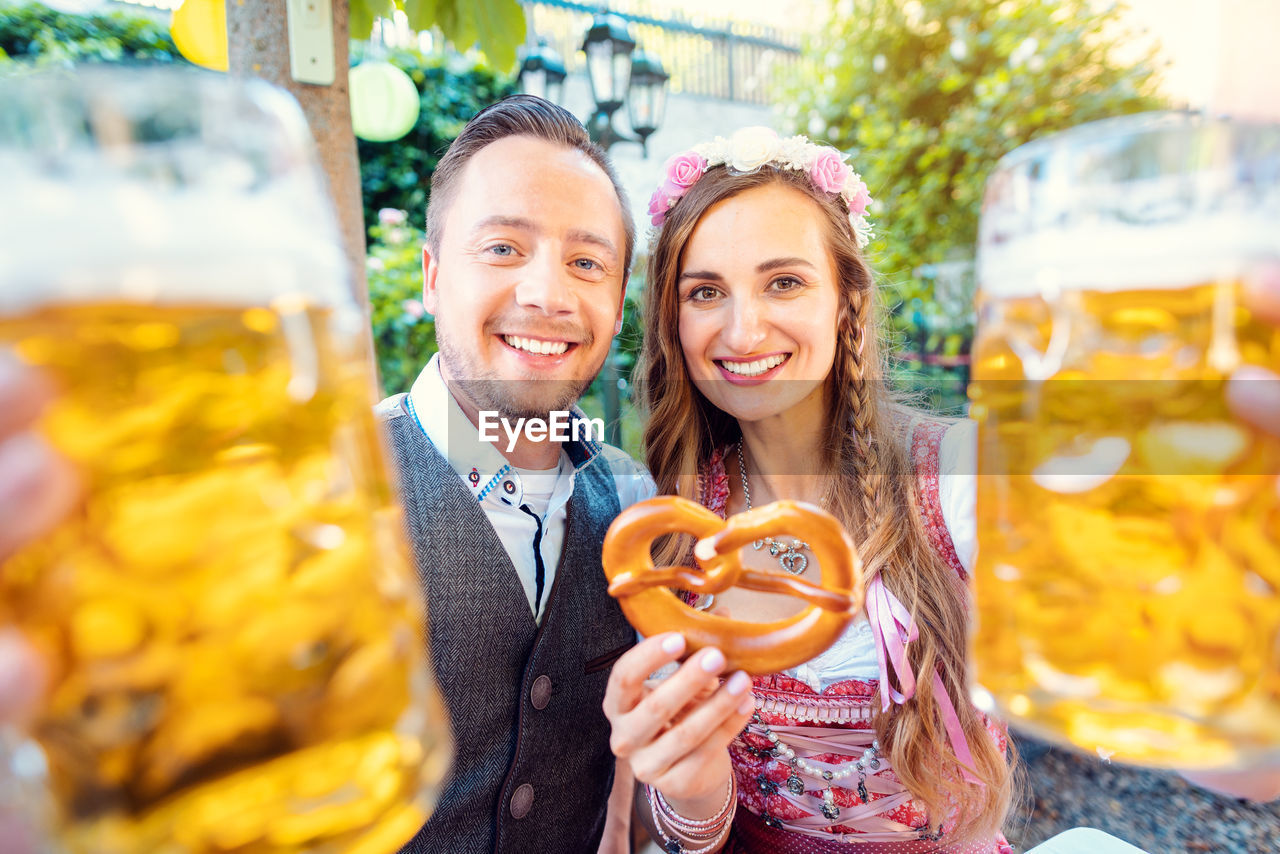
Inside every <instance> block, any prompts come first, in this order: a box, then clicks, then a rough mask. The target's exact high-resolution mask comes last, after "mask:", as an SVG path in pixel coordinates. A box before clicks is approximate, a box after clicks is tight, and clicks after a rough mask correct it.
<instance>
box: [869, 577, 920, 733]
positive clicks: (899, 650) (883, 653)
mask: <svg viewBox="0 0 1280 854" xmlns="http://www.w3.org/2000/svg"><path fill="white" fill-rule="evenodd" d="M867 618H868V619H869V620H870V622H871V632H872V634H874V635H875V638H876V657H877V658H878V659H879V660H880V711H882V712H887V711H889V699H890V698H891V697H892V698H893V702H895V703H897V704H898V705H900V706H901V705H902V704H903V703H905V702H907V700H910V699H911V698H912V697H913V696H915V693H916V676H915V674H914V673H913V672H912V671H911V662H910V661H908V660H907V644H909V643H911V641H913V640H915V639H916V638H918V637H920V629H919V627H917V626H916V621H915V620H914V619H913V618H912V616H911V614H910V612H908V611H907V606H905V605H903V604H902V602H901V601H900V600H899V599H898V597H897V596H894V595H893V594H892V593H890V592H889V588H888V587H885V586H884V582H883V581H881V580H880V574H879V573H876V577H875V578H873V579H871V581H870V582H869V583H868V584H867ZM891 670H892V672H894V673H896V674H897V675H898V684H899V685H901V686H902V690H901V691H899V690H898V689H896V688H894V687H893V684H892V683H891V682H890V681H889V675H890V672H891Z"/></svg>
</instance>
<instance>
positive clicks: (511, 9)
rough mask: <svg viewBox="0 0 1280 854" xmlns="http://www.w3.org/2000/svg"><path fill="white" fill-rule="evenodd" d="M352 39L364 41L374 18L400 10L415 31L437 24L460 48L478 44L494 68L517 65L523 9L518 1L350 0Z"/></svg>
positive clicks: (389, 15)
mask: <svg viewBox="0 0 1280 854" xmlns="http://www.w3.org/2000/svg"><path fill="white" fill-rule="evenodd" d="M349 8H350V11H351V38H353V39H357V40H364V39H367V38H369V35H370V34H371V33H372V32H373V21H374V19H375V18H379V17H382V18H390V17H391V16H392V15H393V14H394V13H395V11H396V10H397V9H398V10H400V11H403V12H404V13H405V15H406V16H407V17H408V19H409V26H410V27H412V28H413V29H415V30H418V31H422V30H429V29H431V28H432V27H438V28H439V29H440V32H441V33H442V34H443V35H444V37H445V38H446V39H448V40H449V41H450V42H451V43H452V44H453V45H454V46H455V47H457V48H458V49H459V50H467V49H468V48H470V47H471V46H472V45H479V47H480V49H481V50H483V51H484V52H485V54H486V55H487V56H488V58H489V61H490V62H491V63H492V64H493V66H494V67H495V68H499V69H502V70H507V69H510V68H511V67H512V66H513V65H515V61H516V48H517V47H519V46H520V43H521V42H523V41H524V36H525V20H524V9H522V8H521V6H520V3H519V2H518V0H350V6H349Z"/></svg>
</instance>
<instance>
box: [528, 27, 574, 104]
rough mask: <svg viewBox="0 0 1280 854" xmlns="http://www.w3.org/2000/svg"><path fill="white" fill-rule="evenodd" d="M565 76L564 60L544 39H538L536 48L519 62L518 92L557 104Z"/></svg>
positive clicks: (562, 89)
mask: <svg viewBox="0 0 1280 854" xmlns="http://www.w3.org/2000/svg"><path fill="white" fill-rule="evenodd" d="M565 76H566V75H565V70H564V60H562V59H561V58H560V54H558V53H556V52H555V49H554V48H552V47H551V46H550V45H549V44H547V40H546V39H538V45H537V47H535V48H533V49H531V50H529V51H528V52H527V53H525V54H524V58H523V59H522V60H521V62H520V73H519V78H520V90H521V91H522V92H524V93H525V94H526V95H536V96H538V97H539V98H546V99H547V100H548V101H556V102H558V101H559V100H560V96H561V94H563V92H564V78H565Z"/></svg>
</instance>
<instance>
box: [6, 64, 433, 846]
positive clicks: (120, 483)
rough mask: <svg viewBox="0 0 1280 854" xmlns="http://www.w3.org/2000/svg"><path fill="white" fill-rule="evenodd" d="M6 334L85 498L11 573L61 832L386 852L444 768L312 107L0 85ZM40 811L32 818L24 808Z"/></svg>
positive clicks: (192, 94)
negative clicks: (41, 675)
mask: <svg viewBox="0 0 1280 854" xmlns="http://www.w3.org/2000/svg"><path fill="white" fill-rule="evenodd" d="M0 175H3V176H4V177H3V180H2V181H0V234H3V247H2V248H0V346H8V347H11V348H13V349H15V350H16V352H17V353H18V355H19V356H20V357H21V358H22V359H24V360H25V361H27V362H29V363H31V364H33V365H36V366H39V367H40V368H42V369H43V370H44V371H45V372H46V373H47V374H48V375H50V376H51V377H52V378H53V379H54V380H55V381H56V383H57V384H58V385H59V386H60V387H61V392H62V393H61V395H60V397H59V399H58V400H57V402H56V403H55V404H54V405H53V406H52V407H51V408H50V410H49V411H48V412H47V414H46V416H45V418H44V420H43V422H42V429H44V430H45V431H46V432H47V435H48V436H49V438H50V439H51V440H52V441H53V443H54V444H55V445H56V446H57V447H58V448H60V449H61V450H62V452H64V453H65V454H66V455H67V456H68V457H70V458H71V459H72V460H73V461H74V462H75V463H76V464H78V466H79V468H80V471H81V476H82V479H83V482H84V485H85V492H86V498H85V503H84V505H83V507H82V508H81V509H80V511H79V512H77V513H76V514H74V516H73V517H72V518H70V519H68V520H67V521H66V522H65V523H64V524H62V525H61V527H59V528H58V529H57V530H55V531H54V532H53V533H51V534H50V535H48V536H46V537H45V538H43V539H42V540H40V541H38V542H36V543H34V544H32V545H30V546H29V547H27V548H26V549H25V550H23V551H20V552H18V553H17V554H16V555H14V556H13V557H12V558H11V559H9V560H8V561H7V562H6V563H5V564H4V565H3V566H2V567H0V624H3V623H16V624H17V626H18V627H19V628H20V629H21V630H22V631H23V633H24V634H25V635H26V637H28V638H29V639H30V640H31V641H32V643H33V644H35V646H36V647H37V648H38V649H39V650H40V651H41V652H42V653H43V654H44V656H45V657H46V659H47V661H48V662H49V668H50V671H51V676H52V680H51V687H50V691H49V693H48V696H47V701H46V702H45V704H44V705H43V707H42V708H41V709H40V711H39V713H38V716H37V717H36V719H35V721H34V723H33V724H32V726H31V727H30V730H29V735H30V736H31V738H30V739H29V740H27V741H25V742H23V743H21V744H19V745H18V746H17V747H15V748H12V749H11V750H10V753H9V756H8V757H7V759H8V762H7V766H8V767H7V768H2V769H0V774H4V773H6V772H7V773H8V775H10V783H11V784H12V782H13V780H14V779H17V780H19V781H28V782H29V781H30V780H31V779H32V778H33V777H35V778H39V779H37V781H36V782H37V783H38V785H31V786H27V787H26V791H28V792H32V791H34V792H42V793H45V797H44V799H43V800H44V802H45V804H46V805H48V804H49V803H50V802H52V804H53V805H54V806H53V807H51V808H50V812H51V813H52V817H51V819H50V820H51V822H52V825H53V826H52V828H51V829H50V830H49V833H50V836H51V839H50V842H49V843H48V844H49V845H56V846H62V847H63V849H64V850H67V851H70V852H77V854H78V853H79V852H86V854H87V852H92V854H122V853H123V852H129V854H134V852H138V853H139V854H140V852H148V853H149V854H150V852H166V854H167V852H174V854H179V852H181V854H196V853H197V852H214V851H217V852H232V851H244V852H249V851H253V852H271V854H284V852H301V851H308V852H337V851H343V852H370V854H373V852H388V851H394V850H396V849H397V848H398V846H399V845H401V844H402V843H403V842H405V841H406V840H407V839H408V838H409V837H410V836H412V834H413V833H414V832H415V831H416V830H417V829H418V828H419V827H420V826H421V824H422V822H423V821H424V820H425V818H426V815H427V814H428V812H429V810H430V807H431V805H432V803H433V801H434V797H435V794H436V788H437V785H438V782H439V780H440V778H441V777H442V775H443V772H444V770H445V767H446V766H447V763H448V758H449V755H448V754H449V745H448V729H447V727H448V722H447V718H446V716H445V715H444V713H443V712H442V706H441V705H440V703H439V698H438V697H437V695H436V694H435V688H434V684H433V681H432V680H431V677H430V673H429V670H428V665H427V663H426V655H425V645H424V640H423V639H424V631H423V619H424V608H423V605H422V602H421V599H420V596H419V594H418V590H417V586H416V581H415V578H414V575H413V573H412V572H411V571H410V570H409V568H408V563H407V561H406V559H405V554H404V546H403V545H402V543H403V534H402V531H401V527H400V519H399V516H398V513H399V510H398V507H397V503H396V500H395V497H394V495H393V492H392V490H391V488H390V486H389V483H388V473H387V470H386V469H385V468H384V462H383V458H382V451H381V447H380V442H379V438H378V432H377V428H376V425H375V423H374V420H373V418H372V412H371V404H372V402H373V389H374V386H373V382H372V377H373V374H372V371H371V367H370V364H369V362H368V359H367V357H366V349H365V346H364V343H363V342H364V338H363V336H362V334H361V327H362V325H363V324H364V323H365V320H364V316H363V313H362V312H361V311H360V310H359V309H358V308H357V306H356V304H355V302H354V301H353V299H352V297H351V295H350V293H349V291H348V288H347V281H346V279H347V277H346V275H345V265H344V261H343V256H342V253H341V251H340V249H339V242H338V238H337V230H336V225H335V223H334V221H333V217H332V215H331V208H330V202H329V201H328V199H327V197H326V196H325V194H324V192H323V190H322V185H321V183H320V178H319V174H318V171H317V169H316V166H315V162H314V158H313V155H312V151H311V147H310V137H309V134H308V131H307V129H306V124H305V122H304V120H303V118H302V115H301V113H300V111H299V110H298V109H297V106H296V104H295V103H294V102H293V101H292V99H290V98H289V97H288V96H287V95H284V94H283V93H281V92H279V91H278V90H275V89H273V88H271V87H269V86H267V85H266V84H263V83H260V82H256V81H255V82H247V83H246V82H239V81H232V80H229V79H227V78H223V77H220V76H216V75H204V74H200V73H186V74H183V73H177V72H173V71H168V72H163V71H156V70H151V71H138V70H133V71H121V70H116V71H109V70H102V71H99V72H97V73H84V74H79V75H75V74H62V75H57V76H52V77H42V76H28V77H25V78H22V79H10V80H8V81H4V82H0ZM32 809H33V810H34V809H35V807H34V805H33V807H32Z"/></svg>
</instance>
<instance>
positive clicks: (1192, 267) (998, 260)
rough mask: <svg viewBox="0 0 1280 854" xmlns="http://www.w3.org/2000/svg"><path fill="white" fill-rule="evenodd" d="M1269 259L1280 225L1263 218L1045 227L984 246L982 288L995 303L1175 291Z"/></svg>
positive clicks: (1277, 245)
mask: <svg viewBox="0 0 1280 854" xmlns="http://www.w3.org/2000/svg"><path fill="white" fill-rule="evenodd" d="M1265 260H1269V261H1271V262H1280V227H1278V226H1277V224H1276V222H1275V221H1273V220H1270V219H1268V218H1267V217H1264V216H1259V215H1257V214H1253V215H1245V214H1239V215H1225V214H1220V215H1217V216H1214V217H1212V218H1207V219H1201V220H1190V221H1185V222H1178V223H1176V224H1172V225H1163V226H1159V227H1153V226H1137V225H1127V224H1124V223H1120V222H1116V221H1107V222H1104V223H1090V224H1081V225H1077V226H1074V227H1062V228H1056V229H1045V230H1043V231H1040V232H1037V233H1034V234H1031V235H1028V236H1022V237H1017V238H1015V239H1012V240H1010V241H1009V242H1008V244H1006V245H1004V246H991V245H989V244H984V245H983V246H982V247H981V249H980V251H979V253H978V265H977V267H978V289H979V291H980V293H981V294H982V295H983V296H986V297H995V298H1003V297H1025V296H1036V295H1042V296H1046V297H1048V296H1051V295H1052V294H1054V293H1057V292H1059V291H1063V290H1086V289H1087V290H1092V291H1107V292H1113V291H1126V290H1174V289H1178V288H1184V287H1188V286H1191V285H1195V284H1203V283H1206V282H1212V281H1219V280H1224V279H1233V278H1239V277H1240V276H1242V275H1244V274H1245V273H1246V272H1247V271H1248V270H1249V269H1250V268H1251V267H1253V266H1254V265H1256V264H1257V263H1258V262H1259V261H1265Z"/></svg>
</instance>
